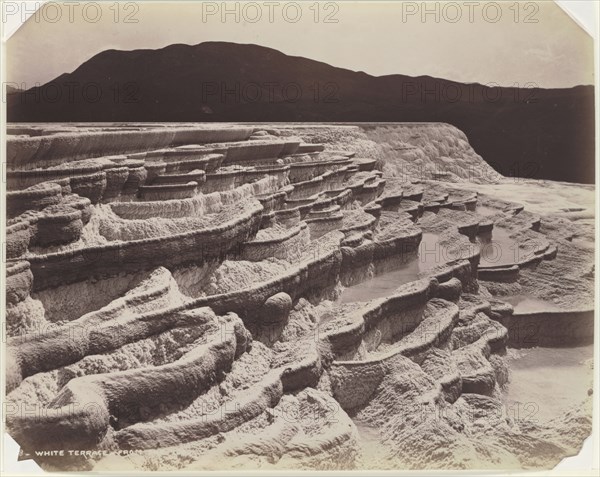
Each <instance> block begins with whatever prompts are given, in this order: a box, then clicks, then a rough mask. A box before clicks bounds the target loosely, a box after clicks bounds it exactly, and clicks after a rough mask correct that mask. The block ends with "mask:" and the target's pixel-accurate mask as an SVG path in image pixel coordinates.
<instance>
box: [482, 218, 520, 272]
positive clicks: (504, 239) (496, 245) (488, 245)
mask: <svg viewBox="0 0 600 477" xmlns="http://www.w3.org/2000/svg"><path fill="white" fill-rule="evenodd" d="M477 241H478V243H479V247H480V249H481V251H480V260H479V264H480V265H481V266H482V267H493V266H498V265H512V264H514V263H516V262H518V259H519V248H518V247H519V243H518V242H517V241H516V240H515V239H513V238H510V231H508V230H507V229H503V228H502V227H494V230H493V231H492V234H491V237H490V236H488V237H484V236H478V237H477Z"/></svg>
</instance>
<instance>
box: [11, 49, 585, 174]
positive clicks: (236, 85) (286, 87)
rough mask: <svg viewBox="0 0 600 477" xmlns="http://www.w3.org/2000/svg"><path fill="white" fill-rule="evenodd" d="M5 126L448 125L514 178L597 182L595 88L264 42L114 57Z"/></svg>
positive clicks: (101, 57) (47, 90) (40, 93)
mask: <svg viewBox="0 0 600 477" xmlns="http://www.w3.org/2000/svg"><path fill="white" fill-rule="evenodd" d="M8 103H9V104H8V119H9V121H21V122H32V121H94V122H99V121H113V122H114V121H117V122H121V121H257V122H278V121H314V122H317V121H342V122H346V121H348V122H349V121H356V122H371V121H373V122H376V121H377V122H379V121H382V122H401V121H442V122H447V123H451V124H453V125H455V126H457V127H458V128H460V129H461V130H463V131H464V132H465V133H466V134H467V136H468V138H469V141H470V142H471V144H472V145H473V147H474V148H475V150H476V151H477V152H478V153H479V154H481V155H482V156H483V158H484V159H485V160H486V161H488V162H489V163H490V164H492V166H494V167H495V168H496V169H497V170H498V171H499V172H501V173H503V174H505V175H508V176H520V177H534V178H541V179H552V180H563V181H572V182H593V178H594V90H593V87H592V86H577V87H574V88H569V89H541V88H535V89H528V88H506V87H487V86H483V85H480V84H476V83H473V84H464V83H457V82H453V81H448V80H444V79H439V78H432V77H429V76H419V77H415V78H413V77H409V76H403V75H388V76H380V77H375V76H371V75H368V74H366V73H363V72H355V71H350V70H346V69H343V68H335V67H333V66H330V65H328V64H326V63H321V62H318V61H313V60H309V59H306V58H301V57H292V56H287V55H284V54H283V53H281V52H279V51H277V50H273V49H270V48H265V47H261V46H257V45H240V44H234V43H221V42H207V43H201V44H199V45H195V46H190V45H179V44H176V45H170V46H168V47H166V48H163V49H160V50H134V51H116V50H107V51H104V52H102V53H99V54H98V55H96V56H94V57H92V58H91V59H90V60H88V61H86V62H85V63H83V64H82V65H81V66H80V67H79V68H77V69H76V70H75V71H74V72H72V73H69V74H63V75H61V76H59V77H58V78H56V79H55V80H53V81H51V82H50V83H47V84H45V85H43V86H41V87H39V88H32V89H30V90H28V91H26V92H22V93H19V94H11V95H9V97H8Z"/></svg>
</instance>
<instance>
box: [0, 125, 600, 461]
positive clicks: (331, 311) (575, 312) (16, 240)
mask: <svg viewBox="0 0 600 477" xmlns="http://www.w3.org/2000/svg"><path fill="white" fill-rule="evenodd" d="M382 128H383V129H382V130H377V128H374V127H373V126H372V125H371V126H369V127H368V128H361V127H359V126H347V125H346V126H336V125H311V126H303V125H277V126H273V125H233V124H232V125H229V124H227V125H220V126H215V125H210V126H209V125H203V124H146V123H141V124H67V125H50V124H36V125H27V126H25V125H19V124H13V125H11V127H10V131H11V133H12V135H11V136H9V140H8V158H9V164H8V173H7V180H8V194H7V215H8V218H7V224H6V225H7V234H6V241H7V249H6V253H7V257H8V266H7V277H6V283H7V289H6V291H7V293H6V301H7V303H6V310H7V313H6V320H7V332H8V335H9V338H8V342H7V353H6V356H7V362H6V365H5V366H6V371H7V392H8V396H7V401H8V402H7V412H6V414H7V425H8V428H9V431H10V433H11V435H12V436H13V437H14V438H15V439H16V441H17V442H18V443H19V444H20V445H21V446H22V447H23V449H24V451H25V452H27V453H29V454H30V455H31V456H32V457H34V458H35V459H36V461H37V462H38V463H40V464H41V465H42V466H44V468H46V469H60V470H73V469H78V470H82V469H86V470H102V469H111V470H131V469H138V470H140V469H141V470H150V469H161V470H169V469H171V470H172V469H183V470H198V469H213V470H214V469H244V470H246V469H264V468H271V467H276V468H292V469H364V468H384V469H394V468H414V469H417V468H446V469H457V468H459V469H463V468H493V469H505V468H511V469H512V468H515V469H519V468H547V467H551V466H553V465H554V464H556V463H557V462H558V461H559V460H560V459H561V458H563V457H565V456H567V455H572V454H574V453H576V452H577V451H578V449H579V448H580V446H581V444H582V441H583V439H584V438H585V437H587V435H588V434H589V432H590V430H591V408H590V400H589V396H587V395H582V396H580V401H581V402H583V403H584V405H583V406H581V407H578V408H577V409H575V410H573V411H570V412H569V413H567V414H565V415H557V416H555V419H554V420H552V421H550V422H543V423H540V422H538V421H536V420H531V419H526V418H524V417H523V416H520V415H514V413H511V412H508V411H507V407H506V405H505V399H504V396H505V390H506V386H507V385H508V383H509V382H510V369H509V366H508V364H507V363H508V361H507V359H506V358H507V348H509V351H508V353H510V352H511V351H510V349H511V348H527V347H532V346H557V345H560V346H577V345H585V344H589V343H590V342H591V340H592V332H593V305H592V303H593V298H592V297H593V283H594V270H593V267H592V268H590V263H592V258H591V257H592V256H593V232H590V230H593V229H590V227H591V226H592V224H593V219H594V217H593V215H592V216H591V217H590V215H589V213H587V212H586V210H585V209H578V210H567V211H551V213H549V214H548V215H547V216H544V217H541V216H540V215H539V214H537V213H535V214H534V213H531V212H529V211H528V210H527V209H526V208H524V207H523V206H522V205H520V204H518V203H513V202H508V201H506V200H502V199H499V198H498V194H497V193H494V192H493V187H495V186H496V185H498V184H500V185H501V184H502V181H503V180H504V179H503V178H502V177H500V176H498V175H497V174H495V175H494V176H493V177H492V176H490V175H489V174H488V173H489V172H490V168H489V166H487V165H486V164H485V163H484V162H483V161H482V160H481V158H480V157H479V156H477V154H476V153H475V152H474V151H473V150H472V149H471V148H470V146H469V145H468V142H467V141H466V138H465V137H464V135H463V134H462V133H461V132H460V131H458V130H456V129H455V128H453V127H452V126H449V125H443V124H422V123H420V124H405V125H396V126H394V127H389V126H386V127H383V126H382ZM373 131H376V132H375V133H374V132H373ZM386 135H389V137H388V136H386ZM390 144H393V145H394V146H393V147H390ZM398 148H400V149H401V150H402V151H403V152H400V149H398ZM457 164H459V165H461V167H460V168H459V170H463V169H464V167H467V166H469V167H472V168H473V170H476V172H477V173H473V174H469V175H468V176H467V175H463V174H462V173H457V172H456V170H457V169H456V165H457ZM440 165H441V169H440V167H433V166H440ZM463 166H464V167H463ZM451 167H453V168H454V171H453V172H451V171H449V170H447V171H446V172H444V171H445V169H444V168H451ZM486 188H487V189H486ZM482 189H486V190H487V192H488V193H489V194H482V193H479V192H478V190H482ZM586 197H587V196H586ZM508 198H509V199H513V198H514V194H513V195H511V196H509V197H508ZM574 209H577V208H574ZM590 244H591V245H592V247H590ZM532 295H536V299H537V300H538V302H543V303H544V304H545V305H544V306H546V307H548V308H550V309H543V307H542V309H535V310H534V311H533V312H532V311H531V310H528V311H526V312H522V311H519V303H520V301H519V300H521V301H522V299H523V297H529V299H531V296H532ZM511 303H512V304H511ZM513 305H515V306H513ZM32 409H33V411H32ZM566 428H567V429H569V431H568V432H566V433H565V431H564V429H566ZM60 449H62V450H65V451H66V455H63V456H54V455H49V454H51V453H52V452H51V451H53V450H60ZM44 451H46V454H44ZM69 451H72V452H69Z"/></svg>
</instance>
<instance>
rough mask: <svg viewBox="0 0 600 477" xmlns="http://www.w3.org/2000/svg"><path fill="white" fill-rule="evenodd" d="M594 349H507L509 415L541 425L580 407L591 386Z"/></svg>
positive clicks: (506, 396) (507, 405) (507, 407)
mask: <svg viewBox="0 0 600 477" xmlns="http://www.w3.org/2000/svg"><path fill="white" fill-rule="evenodd" d="M593 354H594V348H593V346H582V347H577V348H531V349H523V350H514V349H511V350H509V358H508V365H509V368H510V378H509V382H508V385H507V387H506V390H505V395H504V398H505V405H506V410H507V413H508V415H510V416H511V417H513V418H514V419H519V420H529V421H535V422H537V423H540V424H542V423H544V422H547V421H549V420H550V419H554V418H559V417H561V416H564V415H565V413H567V412H568V411H569V410H571V409H572V408H574V407H575V406H578V405H580V404H581V403H582V402H583V401H584V400H585V398H586V396H587V394H588V389H590V388H591V387H592V381H591V379H592V369H591V367H590V364H589V360H590V359H591V358H592V357H593Z"/></svg>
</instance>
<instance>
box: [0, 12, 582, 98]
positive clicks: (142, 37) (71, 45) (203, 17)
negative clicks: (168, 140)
mask: <svg viewBox="0 0 600 477" xmlns="http://www.w3.org/2000/svg"><path fill="white" fill-rule="evenodd" d="M11 3H12V4H14V5H17V7H16V8H18V5H20V3H19V2H11ZM91 3H94V2H91ZM99 3H100V2H96V3H95V4H96V5H97V4H99ZM248 3H249V4H245V3H244V2H228V3H227V5H228V8H229V9H230V10H231V11H232V12H233V13H229V14H227V15H225V16H223V14H224V13H225V10H224V6H223V5H224V3H223V2H204V5H202V4H201V3H200V2H195V3H191V2H129V3H128V4H127V2H120V3H116V2H114V1H110V2H105V3H101V10H96V8H95V7H94V5H91V6H88V7H87V8H86V10H85V11H84V9H83V7H84V5H86V2H83V1H82V2H74V4H73V5H72V6H70V7H69V6H68V5H67V4H59V3H56V2H52V3H51V5H49V6H48V5H46V6H44V7H42V10H41V12H38V14H37V15H34V16H32V17H31V18H30V19H29V20H28V21H27V22H25V24H24V25H23V26H22V27H21V28H20V29H19V30H18V31H17V32H16V33H15V34H14V35H13V36H12V37H11V38H10V39H9V40H8V41H7V43H6V53H7V58H6V64H7V81H8V82H16V83H19V84H22V83H25V85H24V86H25V87H27V88H29V87H32V86H35V83H42V84H43V83H45V82H47V81H50V80H52V79H54V78H55V77H56V76H58V75H60V74H62V73H65V72H71V71H73V70H75V69H76V68H77V67H78V66H79V65H80V64H81V63H83V62H84V61H86V60H88V59H89V58H91V57H92V56H94V55H95V54H97V53H99V52H101V51H103V50H107V49H121V50H134V49H139V48H152V49H155V48H162V47H164V46H167V45H170V44H173V43H186V44H191V45H194V44H197V43H201V42H204V41H231V42H236V43H255V44H258V45H263V46H268V47H271V48H275V49H277V50H280V51H282V52H283V53H286V54H288V55H294V56H304V57H306V58H311V59H314V60H319V61H323V62H326V63H329V64H331V65H333V66H339V67H343V68H348V69H351V70H355V71H365V72H367V73H369V74H371V75H375V76H380V75H386V74H396V73H399V74H406V75H410V76H419V75H429V76H435V77H440V78H446V79H450V80H455V81H461V82H465V83H471V82H478V83H482V84H489V83H496V84H499V85H502V86H511V85H520V86H523V85H525V84H528V83H534V84H536V85H538V86H540V87H547V88H550V87H570V86H574V85H578V84H593V83H594V68H593V40H592V38H591V37H590V36H589V35H588V34H587V33H585V31H584V30H582V29H581V28H580V27H579V26H578V25H577V24H576V23H575V22H574V21H573V20H572V19H571V18H570V17H569V16H568V15H567V14H566V13H564V12H563V11H562V10H561V9H560V8H559V7H558V6H557V5H555V4H554V2H552V1H541V2H526V3H521V4H517V6H515V3H516V2H514V1H510V2H505V3H503V2H491V5H488V3H490V2H483V1H482V2H450V3H444V2H434V3H429V4H427V8H428V9H429V10H425V5H426V4H425V3H423V2H399V1H397V2H375V1H369V2H329V3H321V4H319V8H318V15H317V11H316V10H317V9H316V8H315V7H314V5H315V3H316V2H314V1H305V2H302V1H300V2H287V1H281V2H275V1H274V2H268V1H265V2H248ZM115 5H116V6H117V7H118V8H116V7H115ZM298 5H299V6H300V8H297V6H298ZM494 5H501V10H499V11H498V10H497V9H496V7H495V6H494ZM44 9H46V10H44ZM236 9H237V15H238V17H237V18H236ZM428 12H429V13H428ZM20 13H21V12H18V11H17V12H15V13H12V12H11V11H5V12H4V14H5V15H7V14H11V15H19V14H20ZM128 15H129V17H127V16H128ZM259 15H260V19H258V21H256V20H257V18H258V16H259ZM298 15H300V16H299V18H298ZM459 15H460V17H459ZM126 18H127V19H128V20H129V22H127V21H126ZM296 19H297V21H294V20H296ZM271 20H272V21H271ZM326 20H329V21H326ZM332 20H337V23H333V22H331V21H332ZM131 21H137V22H136V23H134V22H131Z"/></svg>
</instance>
